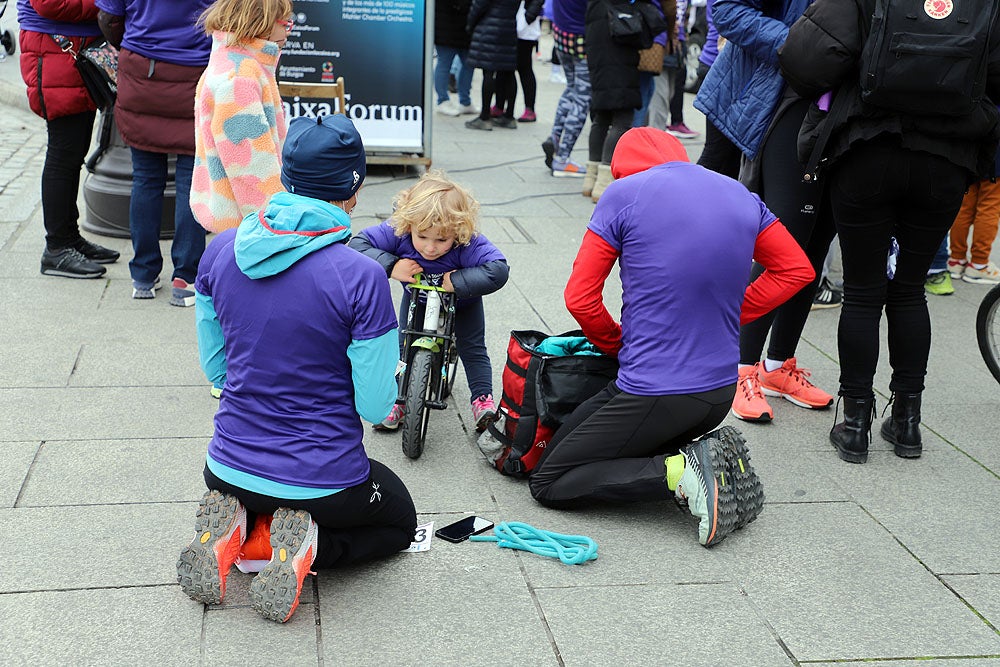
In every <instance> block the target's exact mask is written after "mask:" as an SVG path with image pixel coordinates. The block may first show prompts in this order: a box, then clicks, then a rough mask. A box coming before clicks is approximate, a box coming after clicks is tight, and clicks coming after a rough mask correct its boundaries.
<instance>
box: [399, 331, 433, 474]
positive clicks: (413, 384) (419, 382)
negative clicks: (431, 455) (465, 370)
mask: <svg viewBox="0 0 1000 667" xmlns="http://www.w3.org/2000/svg"><path fill="white" fill-rule="evenodd" d="M433 365H434V353H433V352H431V351H430V350H423V349H420V350H417V351H416V352H414V354H413V360H412V361H411V362H410V377H409V381H408V382H407V384H406V404H405V405H404V406H403V453H404V454H406V456H408V457H409V458H411V459H419V458H420V455H421V454H423V453H424V440H425V439H426V438H427V423H428V422H429V421H430V412H431V409H430V406H428V405H427V401H428V400H429V399H430V393H431V391H432V385H431V366H433Z"/></svg>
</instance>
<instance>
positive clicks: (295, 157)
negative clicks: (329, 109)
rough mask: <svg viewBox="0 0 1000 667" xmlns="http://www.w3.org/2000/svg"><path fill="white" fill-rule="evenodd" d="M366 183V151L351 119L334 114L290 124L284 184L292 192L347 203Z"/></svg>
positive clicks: (283, 153)
mask: <svg viewBox="0 0 1000 667" xmlns="http://www.w3.org/2000/svg"><path fill="white" fill-rule="evenodd" d="M364 180H365V147H364V144H362V143H361V135H360V134H358V130H357V128H355V127H354V123H352V122H351V119H350V118H348V117H347V116H345V115H343V114H334V115H330V116H320V117H319V118H305V117H299V118H295V119H293V120H292V122H291V123H289V125H288V134H287V136H286V137H285V147H284V149H283V150H282V151H281V183H282V185H284V186H285V187H286V188H287V189H288V191H289V192H292V193H294V194H297V195H302V196H303V197H312V198H314V199H322V200H323V201H345V200H347V199H350V198H351V195H353V194H354V193H355V192H357V191H358V188H360V187H361V183H362V182H363V181H364Z"/></svg>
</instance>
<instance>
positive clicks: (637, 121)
mask: <svg viewBox="0 0 1000 667" xmlns="http://www.w3.org/2000/svg"><path fill="white" fill-rule="evenodd" d="M655 81H656V75H655V74H652V73H650V72H639V94H640V95H642V106H641V107H639V108H638V109H636V110H635V114H634V115H633V116H632V127H645V126H646V116H647V115H648V112H649V101H650V100H651V99H652V98H653V88H654V85H655Z"/></svg>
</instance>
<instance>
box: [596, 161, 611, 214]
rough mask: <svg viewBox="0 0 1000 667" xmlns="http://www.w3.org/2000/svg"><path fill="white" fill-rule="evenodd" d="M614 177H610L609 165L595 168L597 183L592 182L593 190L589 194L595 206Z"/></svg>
mask: <svg viewBox="0 0 1000 667" xmlns="http://www.w3.org/2000/svg"><path fill="white" fill-rule="evenodd" d="M614 180H615V177H614V176H612V175H611V165H610V164H603V163H602V164H600V165H598V167H597V181H595V182H594V189H593V190H592V191H591V193H590V198H591V200H593V202H594V203H595V204H596V203H597V201H598V200H599V199H600V198H601V195H602V194H604V189H605V188H607V187H608V186H609V185H611V183H612V181H614Z"/></svg>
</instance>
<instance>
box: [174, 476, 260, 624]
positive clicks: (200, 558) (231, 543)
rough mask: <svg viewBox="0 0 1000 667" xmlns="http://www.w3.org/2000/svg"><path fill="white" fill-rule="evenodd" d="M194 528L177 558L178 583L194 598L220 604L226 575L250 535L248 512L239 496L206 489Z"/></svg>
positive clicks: (224, 591)
mask: <svg viewBox="0 0 1000 667" xmlns="http://www.w3.org/2000/svg"><path fill="white" fill-rule="evenodd" d="M194 531H195V535H194V539H193V540H191V544H189V545H188V546H187V548H186V549H184V551H182V552H181V556H180V558H179V559H178V560H177V583H179V584H180V585H181V590H183V591H184V593H185V594H186V595H187V596H188V597H189V598H191V599H192V600H197V601H198V602H203V603H205V604H219V603H220V602H222V598H223V597H225V595H226V577H228V576H229V570H230V569H231V568H232V566H233V563H235V562H236V559H237V558H238V557H239V555H240V547H241V546H242V545H243V540H245V539H246V536H247V512H246V510H245V509H244V508H243V505H242V504H241V503H240V501H238V500H237V499H236V497H235V496H231V495H229V494H228V493H223V492H222V491H214V490H213V491H206V492H205V495H204V496H203V497H202V499H201V503H200V505H199V506H198V514H197V515H196V518H195V522H194Z"/></svg>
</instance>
